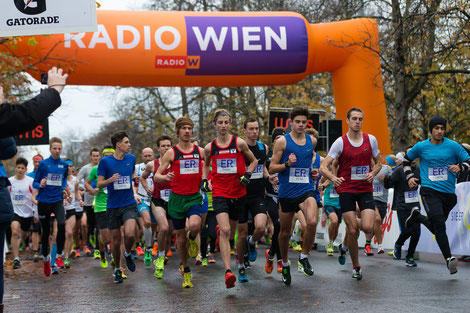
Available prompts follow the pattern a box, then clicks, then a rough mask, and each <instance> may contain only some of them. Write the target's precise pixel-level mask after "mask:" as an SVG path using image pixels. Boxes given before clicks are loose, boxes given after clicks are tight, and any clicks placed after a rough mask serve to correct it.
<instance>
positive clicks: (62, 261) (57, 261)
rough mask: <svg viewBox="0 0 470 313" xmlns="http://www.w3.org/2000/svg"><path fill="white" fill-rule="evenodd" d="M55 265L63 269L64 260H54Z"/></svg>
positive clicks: (60, 258) (58, 258)
mask: <svg viewBox="0 0 470 313" xmlns="http://www.w3.org/2000/svg"><path fill="white" fill-rule="evenodd" d="M55 264H56V265H57V267H58V268H65V264H64V258H63V257H61V256H59V257H57V258H56V259H55Z"/></svg>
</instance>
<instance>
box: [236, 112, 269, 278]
mask: <svg viewBox="0 0 470 313" xmlns="http://www.w3.org/2000/svg"><path fill="white" fill-rule="evenodd" d="M243 133H244V134H245V138H246V139H245V141H246V143H247V145H248V148H249V149H250V151H251V152H252V153H253V155H254V156H255V158H256V159H257V161H258V165H257V166H256V169H255V171H254V172H253V173H252V174H251V178H250V183H249V184H248V185H247V186H246V196H245V201H244V202H245V203H244V205H243V206H242V207H241V210H240V212H239V214H240V215H239V218H238V239H237V254H238V280H239V281H240V282H247V281H248V277H247V275H246V269H245V253H246V252H248V255H247V256H248V260H249V261H250V262H254V261H256V257H257V252H256V243H257V242H258V240H260V239H261V237H262V236H264V234H265V231H266V222H267V209H266V202H265V201H266V200H265V198H264V195H265V194H266V178H267V177H268V176H269V173H268V170H267V169H266V167H265V163H266V159H267V156H268V154H267V151H268V147H267V146H266V145H265V144H263V143H261V142H260V141H257V140H258V136H259V125H258V121H257V120H256V119H254V118H248V119H246V120H245V121H244V122H243ZM245 164H246V167H247V169H248V167H249V166H250V164H251V161H250V160H249V159H248V158H247V157H245ZM250 214H251V216H252V218H253V224H254V230H253V235H250V236H248V217H249V215H250Z"/></svg>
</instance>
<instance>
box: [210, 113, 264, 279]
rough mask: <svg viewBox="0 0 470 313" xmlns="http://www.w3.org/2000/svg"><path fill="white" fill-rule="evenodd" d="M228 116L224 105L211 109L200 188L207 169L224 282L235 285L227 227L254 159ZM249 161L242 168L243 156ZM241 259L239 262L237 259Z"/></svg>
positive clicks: (242, 198)
mask: <svg viewBox="0 0 470 313" xmlns="http://www.w3.org/2000/svg"><path fill="white" fill-rule="evenodd" d="M231 122H232V118H231V116H230V113H229V112H227V111H226V110H224V109H218V110H216V111H215V116H214V126H215V129H216V130H217V134H218V137H217V138H216V139H214V140H213V141H212V142H210V143H209V144H207V145H206V147H205V149H204V150H205V158H204V160H205V162H204V171H203V174H202V175H203V190H204V191H206V192H208V191H211V190H210V189H209V182H208V180H207V177H208V174H209V170H210V168H211V166H212V171H211V185H212V205H213V207H214V211H215V213H216V214H217V223H218V224H219V249H220V254H221V256H222V261H223V263H224V267H225V286H226V287H227V288H232V287H235V281H236V279H237V278H236V277H235V275H234V274H233V273H232V271H231V270H230V242H229V240H230V231H231V230H234V229H235V228H236V227H237V222H238V219H239V216H240V212H241V211H242V210H243V206H244V202H245V195H246V188H245V186H246V185H248V184H249V183H250V178H251V173H253V171H254V170H255V169H256V167H257V165H258V162H257V161H256V158H255V156H254V155H253V153H252V152H251V151H250V149H249V148H248V145H247V144H246V142H245V141H244V140H243V139H241V138H238V137H236V136H233V135H230V127H231ZM244 158H247V160H248V162H250V165H249V166H248V170H247V169H246V165H245V159H244ZM240 263H241V262H240Z"/></svg>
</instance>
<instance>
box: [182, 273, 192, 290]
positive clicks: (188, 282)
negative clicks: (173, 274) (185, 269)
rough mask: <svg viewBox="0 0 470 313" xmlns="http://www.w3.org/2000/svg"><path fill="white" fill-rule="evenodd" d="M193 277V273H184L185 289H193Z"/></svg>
mask: <svg viewBox="0 0 470 313" xmlns="http://www.w3.org/2000/svg"><path fill="white" fill-rule="evenodd" d="M192 277H193V275H192V274H191V272H189V273H184V275H183V288H193V283H192V282H191V278H192Z"/></svg>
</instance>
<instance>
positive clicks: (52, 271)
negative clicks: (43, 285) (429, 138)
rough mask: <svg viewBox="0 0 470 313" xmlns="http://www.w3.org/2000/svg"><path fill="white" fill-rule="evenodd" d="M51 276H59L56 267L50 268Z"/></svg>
mask: <svg viewBox="0 0 470 313" xmlns="http://www.w3.org/2000/svg"><path fill="white" fill-rule="evenodd" d="M51 274H52V275H57V274H59V269H58V268H57V266H53V267H51Z"/></svg>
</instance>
